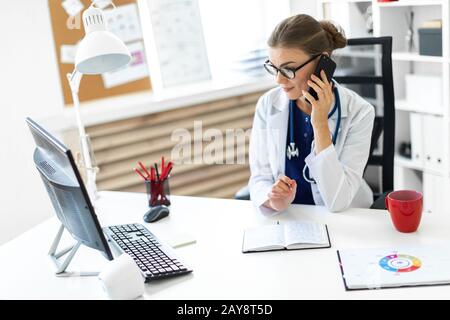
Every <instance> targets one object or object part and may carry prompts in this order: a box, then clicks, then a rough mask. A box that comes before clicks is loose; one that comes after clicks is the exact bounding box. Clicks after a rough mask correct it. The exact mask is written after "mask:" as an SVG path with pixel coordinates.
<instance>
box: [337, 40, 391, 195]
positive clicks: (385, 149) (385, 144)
mask: <svg viewBox="0 0 450 320" xmlns="http://www.w3.org/2000/svg"><path fill="white" fill-rule="evenodd" d="M347 45H348V46H368V45H373V46H381V75H369V76H360V75H358V76H342V77H339V76H336V77H334V78H335V79H336V81H337V82H339V83H341V84H364V85H370V84H375V85H380V86H382V89H383V104H382V106H383V114H382V115H377V116H376V117H375V122H374V126H373V131H372V139H371V144H370V155H369V160H368V162H367V165H370V166H380V167H381V168H382V175H381V176H382V178H381V179H382V181H381V190H380V191H381V194H382V193H385V192H387V191H390V190H393V187H394V153H395V150H394V148H395V98H394V81H393V76H392V37H370V38H354V39H348V41H347ZM374 51H375V52H378V51H376V50H374ZM376 58H378V57H376ZM381 136H382V137H383V139H382V148H381V151H382V152H381V153H377V154H374V150H375V147H376V146H377V144H378V143H379V142H380V141H379V140H380V137H381ZM366 168H367V166H366ZM376 196H377V195H375V197H376Z"/></svg>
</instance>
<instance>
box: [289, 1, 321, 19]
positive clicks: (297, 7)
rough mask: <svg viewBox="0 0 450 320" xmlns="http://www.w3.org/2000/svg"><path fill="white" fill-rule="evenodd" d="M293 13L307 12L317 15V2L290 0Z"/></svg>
mask: <svg viewBox="0 0 450 320" xmlns="http://www.w3.org/2000/svg"><path fill="white" fill-rule="evenodd" d="M290 6H291V13H292V14H299V13H305V14H309V15H310V16H313V17H315V16H316V13H317V3H316V1H311V0H290Z"/></svg>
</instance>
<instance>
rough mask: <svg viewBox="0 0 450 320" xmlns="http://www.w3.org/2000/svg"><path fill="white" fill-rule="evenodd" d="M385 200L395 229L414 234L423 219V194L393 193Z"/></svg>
mask: <svg viewBox="0 0 450 320" xmlns="http://www.w3.org/2000/svg"><path fill="white" fill-rule="evenodd" d="M384 200H385V203H386V208H387V209H388V211H389V213H390V214H391V219H392V222H393V224H394V227H395V228H396V229H397V230H398V231H400V232H414V231H416V230H417V228H418V227H419V224H420V219H421V218H422V207H423V195H422V193H420V192H417V191H414V190H399V191H393V192H391V193H389V194H388V195H387V196H386V199H384Z"/></svg>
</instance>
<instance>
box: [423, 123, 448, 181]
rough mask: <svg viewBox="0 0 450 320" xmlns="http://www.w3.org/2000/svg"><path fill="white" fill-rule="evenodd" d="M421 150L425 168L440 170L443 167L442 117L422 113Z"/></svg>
mask: <svg viewBox="0 0 450 320" xmlns="http://www.w3.org/2000/svg"><path fill="white" fill-rule="evenodd" d="M422 130H423V135H422V136H423V138H422V139H423V142H422V144H423V146H424V147H423V152H424V155H425V157H424V167H425V169H429V170H433V171H437V172H441V171H442V167H443V163H444V161H443V155H444V153H443V151H444V148H443V145H442V144H441V143H440V141H441V139H442V135H443V119H442V117H439V116H433V115H424V116H423V120H422Z"/></svg>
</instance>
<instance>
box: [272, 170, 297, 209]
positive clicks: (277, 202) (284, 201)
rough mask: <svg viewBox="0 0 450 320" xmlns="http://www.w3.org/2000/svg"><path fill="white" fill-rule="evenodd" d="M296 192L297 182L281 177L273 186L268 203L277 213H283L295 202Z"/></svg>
mask: <svg viewBox="0 0 450 320" xmlns="http://www.w3.org/2000/svg"><path fill="white" fill-rule="evenodd" d="M296 192H297V182H296V181H295V180H294V179H290V178H289V177H287V176H285V175H280V177H279V178H278V180H277V181H276V182H275V183H274V184H273V186H272V190H270V192H269V194H268V196H269V200H267V202H266V203H267V204H268V206H269V207H271V208H272V209H274V210H276V211H283V210H285V209H287V208H288V207H289V205H290V204H291V203H292V201H294V199H295V193H296Z"/></svg>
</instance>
